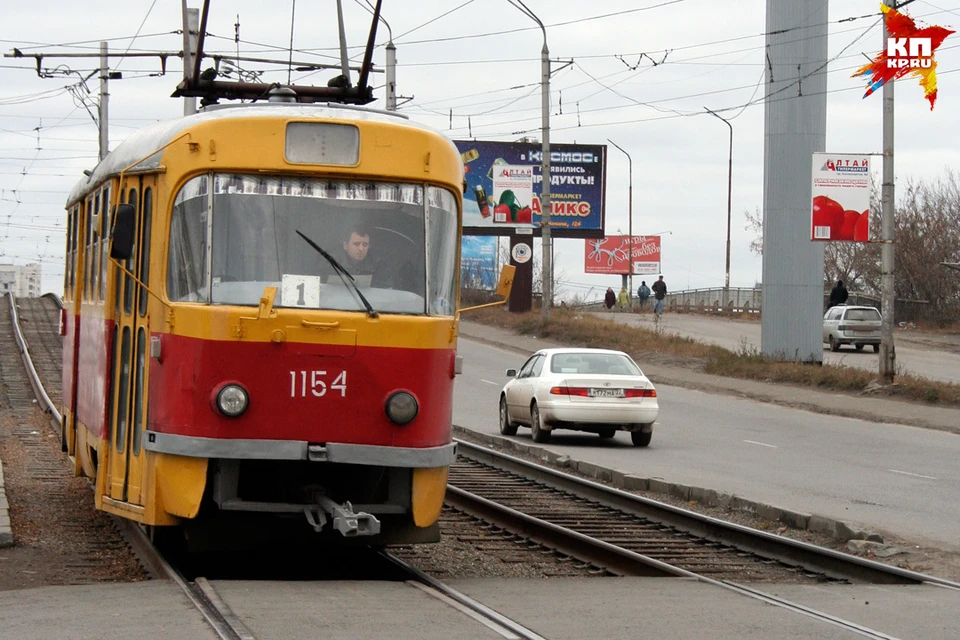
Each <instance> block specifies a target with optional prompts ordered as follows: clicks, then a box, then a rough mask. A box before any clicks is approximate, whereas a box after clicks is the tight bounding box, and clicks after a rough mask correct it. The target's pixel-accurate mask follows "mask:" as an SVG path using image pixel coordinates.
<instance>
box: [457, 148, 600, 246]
mask: <svg viewBox="0 0 960 640" xmlns="http://www.w3.org/2000/svg"><path fill="white" fill-rule="evenodd" d="M454 143H455V144H456V145H457V149H459V150H460V155H461V157H462V158H463V169H464V179H465V180H466V183H467V189H466V191H465V192H464V196H463V229H464V233H465V234H466V235H484V234H486V235H500V234H506V233H508V232H510V231H512V230H513V229H523V228H528V229H529V228H532V229H533V230H534V233H535V234H539V229H540V227H541V224H542V220H543V216H542V208H541V202H540V195H541V193H542V186H543V176H542V171H541V169H542V165H543V151H542V147H541V145H540V143H538V142H489V141H475V140H455V141H454ZM523 171H525V172H526V175H524V173H523ZM605 177H606V147H605V146H603V145H582V144H553V145H551V146H550V228H551V230H552V231H553V232H554V235H556V236H557V237H567V238H588V237H597V236H599V235H602V234H603V221H604V198H605V194H606V187H605ZM520 178H523V179H524V180H526V179H529V180H530V187H529V189H530V190H529V199H525V198H526V196H525V195H523V194H525V193H526V192H525V191H524V190H523V188H522V187H521V192H520V193H518V191H517V189H516V188H513V187H509V188H508V187H507V186H506V183H505V182H502V181H504V180H507V181H512V180H515V179H520ZM524 184H525V183H524Z"/></svg>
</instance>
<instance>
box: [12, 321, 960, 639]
mask: <svg viewBox="0 0 960 640" xmlns="http://www.w3.org/2000/svg"><path fill="white" fill-rule="evenodd" d="M31 312H32V313H35V314H36V315H35V316H34V317H35V318H36V317H42V316H43V313H42V312H38V311H36V310H33V311H31ZM4 315H5V314H0V347H2V348H3V354H2V356H0V357H2V358H3V361H2V362H0V365H3V380H2V382H3V383H4V385H5V386H6V387H7V392H6V396H5V398H6V402H8V403H9V404H10V407H11V408H12V409H13V410H14V411H16V412H21V413H23V414H25V413H26V412H28V411H31V412H35V411H36V409H37V405H36V404H35V401H34V400H33V399H32V398H30V397H29V396H30V395H31V393H30V391H31V390H30V386H29V385H28V384H27V383H25V382H24V381H23V377H25V376H23V375H22V372H21V373H20V374H19V375H20V378H19V380H18V379H17V377H18V374H13V373H10V372H11V371H12V370H13V368H12V362H15V356H14V360H13V361H10V358H11V354H10V352H11V349H10V348H9V344H8V342H9V341H8V339H7V337H6V336H7V335H8V334H12V333H13V327H12V326H5V325H10V324H11V323H9V321H5V320H4V319H3V316H4ZM11 317H15V314H11ZM48 324H52V323H50V322H49V319H48ZM38 325H39V323H38ZM43 333H44V332H43V330H40V331H39V332H38V335H42V334H43ZM51 333H52V331H51ZM47 335H49V333H48V334H47ZM34 341H35V342H36V338H34ZM35 351H36V352H38V353H39V352H43V353H44V354H45V355H44V356H42V357H46V358H50V357H52V355H51V354H52V353H53V351H51V350H47V349H45V348H44V347H38V348H36V349H35ZM26 368H27V370H28V371H32V373H30V374H29V375H31V376H34V377H38V378H39V376H38V375H37V373H38V370H39V369H40V368H41V367H36V368H35V367H33V365H32V363H31V364H30V365H28V366H27V367H26ZM18 383H19V384H18ZM36 384H37V386H41V389H42V385H40V384H39V381H37V382H36ZM11 389H12V392H11ZM11 396H12V397H13V398H14V400H13V401H11V399H10V398H11ZM459 451H460V455H461V459H460V460H459V461H458V463H457V464H455V465H454V466H453V467H451V475H450V478H451V480H450V483H451V487H450V488H449V490H448V499H447V501H448V504H449V505H450V506H451V507H452V508H453V509H454V510H457V511H460V512H463V513H466V514H471V517H480V518H483V519H485V520H487V521H489V522H494V523H496V525H495V526H496V527H498V528H502V529H503V530H505V531H506V532H507V536H514V538H513V540H512V542H513V544H514V545H516V543H517V540H518V539H519V538H520V537H522V536H527V537H529V538H530V539H531V540H532V541H534V543H535V544H537V545H543V546H545V547H546V548H551V549H554V550H560V554H561V555H562V556H564V557H567V556H570V557H573V558H576V559H577V560H579V561H580V562H581V563H582V566H585V567H588V568H589V570H590V571H593V572H596V571H598V570H599V571H604V570H605V571H609V572H611V573H616V574H620V575H673V576H683V577H687V578H693V579H696V580H698V581H701V582H704V583H707V584H710V585H715V586H717V587H719V588H722V589H726V590H729V591H731V592H734V593H737V594H739V595H741V596H743V597H748V598H752V599H754V600H758V601H761V602H764V603H766V604H769V605H773V606H776V607H780V608H783V609H785V610H788V611H790V612H793V613H795V614H798V615H802V616H806V617H810V618H814V619H816V620H818V621H820V622H823V623H826V624H830V625H833V626H836V627H840V628H843V629H845V630H847V631H850V632H852V633H854V634H856V635H859V636H862V637H867V638H875V639H881V638H882V639H886V640H891V639H892V638H894V636H891V635H888V634H886V633H883V632H882V631H879V630H875V629H872V628H870V627H867V626H864V625H861V624H856V623H854V622H852V621H850V620H847V619H845V618H843V617H839V616H834V615H830V614H828V613H826V612H823V611H820V610H817V609H814V608H811V607H807V606H804V605H802V604H799V603H796V602H792V601H790V600H788V599H785V598H782V597H778V596H776V595H773V594H771V593H768V592H765V591H764V590H762V588H761V587H762V585H763V584H764V583H774V584H782V582H780V581H779V580H780V578H782V577H783V576H784V575H785V576H789V577H790V579H791V581H792V580H799V581H800V582H801V584H802V583H803V582H804V581H812V582H814V583H818V584H820V583H825V582H826V583H830V582H845V583H869V584H904V585H919V584H929V585H935V586H939V587H943V588H946V589H951V590H957V591H960V584H957V583H953V582H950V581H947V580H942V579H939V578H935V577H932V576H926V575H924V574H919V573H914V572H911V571H907V570H904V569H899V568H897V567H891V566H888V565H883V564H880V563H876V562H872V561H869V560H865V559H863V558H858V557H855V556H848V555H846V554H842V553H838V552H835V551H832V550H828V549H821V548H819V547H815V546H813V545H808V544H806V543H802V542H799V541H795V540H791V539H788V538H782V537H780V536H774V535H773V534H768V533H766V532H761V531H755V530H752V529H748V528H746V527H742V526H739V525H734V524H731V523H726V522H723V521H720V520H716V519H713V518H709V517H707V516H702V515H700V514H696V513H693V512H689V511H685V510H683V509H679V508H677V507H673V506H671V505H665V504H662V503H657V502H655V501H651V500H647V499H644V498H640V497H639V496H636V495H634V494H630V493H627V492H623V491H619V490H616V489H611V488H609V487H606V486H604V485H600V484H598V483H594V482H591V481H587V480H583V479H580V478H577V477H576V476H572V475H569V474H565V473H562V472H559V471H556V470H553V469H550V468H547V467H542V466H540V465H534V464H532V463H528V462H526V461H523V460H520V459H517V458H513V457H511V456H506V455H503V454H498V453H496V452H494V451H491V450H489V449H485V448H482V447H476V446H473V445H471V444H469V443H466V442H460V443H459ZM490 470H493V471H492V472H491V471H490ZM491 474H492V475H491ZM491 478H492V479H491ZM41 480H42V479H41ZM57 480H58V479H57V478H52V477H51V478H48V479H47V481H48V482H49V483H50V484H51V486H52V485H53V484H55V483H56V482H57ZM539 487H543V488H544V489H543V491H545V493H542V494H540V493H538V492H539V491H541V489H539ZM535 493H536V495H534V494H535ZM546 496H549V498H548V497H546ZM500 503H506V504H500ZM551 503H553V504H551ZM559 503H565V504H566V505H567V506H566V507H560V506H557V505H558V504H559ZM510 505H512V506H510ZM478 512H481V513H478ZM497 512H499V513H500V515H495V514H496V513H497ZM503 514H506V515H503ZM629 521H634V522H633V523H632V524H630V523H629ZM518 523H519V524H518ZM117 524H118V526H122V527H124V528H125V529H126V535H125V537H126V538H127V540H128V542H129V541H130V540H135V541H136V542H132V543H131V546H132V547H133V548H134V549H135V552H136V554H137V556H138V557H139V558H140V559H141V562H143V564H144V566H146V567H148V571H149V573H150V574H151V575H154V576H157V577H169V578H170V579H171V580H173V581H174V582H176V583H177V584H178V586H179V587H180V589H181V590H183V592H184V594H185V596H186V597H187V598H188V599H189V600H190V601H191V603H192V604H193V606H194V607H195V608H196V609H197V610H198V611H200V613H201V614H202V615H203V617H204V619H205V620H206V621H207V623H208V624H209V626H210V627H211V628H212V629H213V630H214V632H215V633H216V634H217V636H218V637H220V638H229V639H231V640H234V639H237V638H243V639H245V640H255V636H254V635H253V634H252V633H251V631H250V629H249V628H248V627H247V626H245V625H244V623H243V621H242V620H241V619H240V618H239V617H238V616H236V615H235V614H234V613H233V611H232V610H231V609H230V607H229V606H228V605H227V604H226V603H225V602H224V600H223V599H222V598H221V597H220V596H219V594H218V593H217V591H216V588H215V587H214V585H213V583H211V582H210V581H209V580H208V579H206V578H204V577H194V578H193V580H187V579H186V578H184V577H183V575H182V574H180V573H179V572H178V571H177V569H175V568H174V567H171V566H170V565H169V564H168V563H167V562H166V560H165V559H164V558H162V557H161V556H160V554H159V552H158V551H157V550H156V549H155V548H154V547H153V545H152V544H151V543H150V542H149V540H148V539H147V537H146V535H145V533H144V531H143V529H142V528H141V527H139V525H136V524H134V523H132V522H127V521H120V522H118V523H117ZM544 525H546V526H544ZM545 532H548V533H545ZM588 547H589V548H592V549H593V550H589V549H588ZM597 549H599V550H600V551H597ZM381 555H382V556H383V558H384V561H385V562H386V563H388V564H390V565H392V566H393V567H394V568H395V569H396V570H399V571H402V572H404V574H405V577H403V578H402V580H403V581H404V582H406V583H408V584H410V585H411V586H413V587H416V588H418V589H420V590H421V591H423V592H425V593H427V594H429V595H431V596H432V597H434V598H436V599H438V600H440V601H442V602H444V603H446V604H449V605H450V606H452V607H454V608H456V609H457V610H458V611H460V612H461V613H462V614H464V615H467V616H469V617H470V618H472V619H473V620H475V621H477V622H480V623H481V624H484V625H485V626H487V627H488V628H490V629H493V630H495V631H496V632H497V633H498V634H499V635H501V636H502V637H507V638H529V639H530V640H539V639H540V638H542V636H540V635H538V634H537V633H536V632H535V631H533V630H531V629H528V628H527V627H525V626H524V625H522V624H520V623H518V622H516V621H514V620H511V619H509V618H507V617H506V616H503V615H501V614H500V613H498V612H496V611H493V610H492V609H490V608H489V607H487V606H485V605H483V604H482V603H480V602H478V601H475V600H474V599H472V598H469V597H468V596H466V595H464V594H462V593H460V592H458V591H456V590H454V589H451V588H450V587H449V586H448V585H445V584H444V583H442V582H440V581H439V580H437V579H436V578H432V577H430V576H428V575H426V574H425V573H423V572H422V571H420V570H419V569H416V568H414V567H413V566H412V565H410V564H408V563H407V562H405V561H404V560H403V559H401V558H399V557H396V556H393V555H392V554H388V553H381ZM611 558H614V559H615V561H614V560H611ZM770 570H772V573H768V571H770ZM783 572H786V573H785V574H784V573H783ZM778 575H779V577H778Z"/></svg>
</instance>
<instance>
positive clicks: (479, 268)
mask: <svg viewBox="0 0 960 640" xmlns="http://www.w3.org/2000/svg"><path fill="white" fill-rule="evenodd" d="M461 246H462V252H461V254H460V281H461V283H462V285H463V286H464V287H466V288H468V289H493V288H495V287H496V286H497V273H496V271H497V238H496V237H494V236H464V237H463V243H462V245H461Z"/></svg>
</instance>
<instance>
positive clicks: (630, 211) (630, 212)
mask: <svg viewBox="0 0 960 640" xmlns="http://www.w3.org/2000/svg"><path fill="white" fill-rule="evenodd" d="M607 142H609V143H610V144H612V145H613V146H615V147H616V148H617V149H620V151H623V155H625V156H627V167H629V168H628V169H627V171H628V172H629V173H630V177H629V181H628V184H629V187H628V194H629V195H628V196H627V197H628V198H629V201H628V203H627V216H628V217H629V221H628V222H627V227H628V229H629V230H628V231H627V233H629V234H630V236H629V237H630V239H629V240H628V241H627V252H628V255H629V256H630V257H629V258H628V259H627V265H628V266H627V269H628V271H627V274H628V277H629V285H628V287H627V293H628V294H629V295H630V299H631V300H632V299H633V158H631V157H630V154H629V153H627V152H626V151H624V150H623V147H621V146H620V145H618V144H617V143H616V142H614V141H613V140H611V139H610V138H607Z"/></svg>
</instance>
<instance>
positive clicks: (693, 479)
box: [453, 327, 960, 548]
mask: <svg viewBox="0 0 960 640" xmlns="http://www.w3.org/2000/svg"><path fill="white" fill-rule="evenodd" d="M758 329H759V327H758ZM459 353H460V355H462V356H463V357H464V366H463V374H462V375H460V376H458V378H457V382H456V389H455V398H454V416H453V420H454V423H455V424H457V425H460V426H462V427H465V428H468V429H472V430H475V431H479V432H483V433H498V416H497V402H498V398H499V392H500V389H501V388H502V386H503V384H504V383H505V382H506V380H507V378H506V377H505V375H504V371H505V369H506V368H508V367H519V366H520V365H521V364H522V363H523V361H524V359H525V358H524V357H523V356H521V355H518V354H517V353H515V352H513V351H507V350H503V349H499V348H496V347H492V346H490V345H486V344H479V343H476V342H473V341H471V340H469V339H465V338H461V339H460V341H459ZM856 355H858V356H859V355H861V354H856ZM657 391H658V394H659V397H660V406H661V413H660V419H659V420H658V421H657V423H656V425H655V427H654V436H653V442H652V444H651V445H650V447H649V448H635V447H633V446H632V445H631V443H630V438H629V436H628V435H627V434H626V433H622V432H620V433H618V434H617V436H616V437H615V438H614V439H613V440H601V439H600V438H598V437H597V436H595V435H592V434H579V433H576V432H563V431H558V432H556V433H555V434H554V435H553V438H552V440H551V443H550V444H549V445H547V447H548V448H549V449H551V450H554V451H557V452H560V453H566V454H568V455H571V456H574V457H577V458H578V459H582V460H589V461H591V462H595V463H597V464H600V465H602V466H605V467H609V468H613V469H618V470H622V471H625V472H628V473H633V474H636V475H639V476H642V477H657V478H662V479H664V480H666V481H669V482H677V483H681V484H687V485H692V486H699V487H706V488H711V489H715V490H718V491H724V492H727V493H731V494H736V495H739V496H742V497H744V498H747V499H751V500H755V501H759V502H764V503H768V504H772V505H776V506H780V507H784V508H788V509H792V510H795V511H801V512H806V513H814V514H819V515H824V516H828V517H832V518H836V519H840V520H847V521H850V522H855V523H859V524H861V525H863V526H865V527H866V528H869V529H872V530H876V531H886V532H889V533H896V534H899V535H904V536H910V537H918V538H922V539H929V540H931V541H935V542H937V543H938V544H940V545H944V544H946V545H948V546H951V547H957V548H960V534H958V532H957V522H960V467H958V465H957V464H956V461H957V460H958V459H960V437H958V436H956V435H953V434H949V433H945V432H941V431H934V430H928V429H922V428H916V427H908V426H902V425H891V424H882V423H873V422H869V421H864V420H854V419H849V418H840V417H835V416H826V415H822V414H815V413H810V412H807V411H802V410H796V409H790V408H786V407H780V406H776V405H771V404H765V403H761V402H757V401H753V400H745V399H742V398H736V397H732V396H725V395H713V394H708V393H704V392H700V391H693V390H689V389H684V388H681V387H671V386H666V385H660V386H658V387H657ZM529 433H530V432H529V430H528V429H524V428H521V429H520V432H519V433H518V434H517V436H514V437H515V438H529V437H530V435H529Z"/></svg>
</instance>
